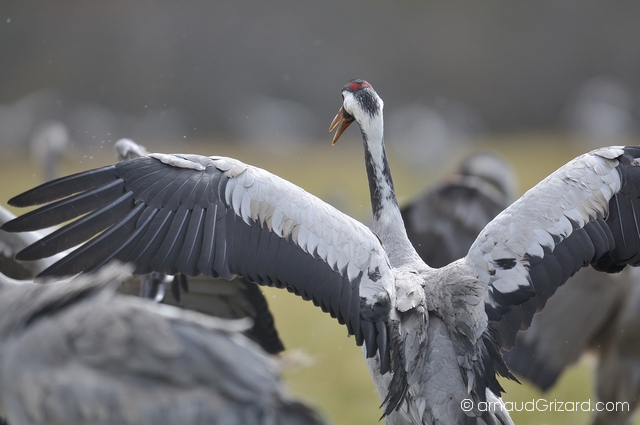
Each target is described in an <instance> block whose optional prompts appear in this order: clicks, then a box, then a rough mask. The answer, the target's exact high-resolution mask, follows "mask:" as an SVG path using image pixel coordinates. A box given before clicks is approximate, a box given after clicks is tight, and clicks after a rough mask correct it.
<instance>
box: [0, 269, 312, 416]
mask: <svg viewBox="0 0 640 425" xmlns="http://www.w3.org/2000/svg"><path fill="white" fill-rule="evenodd" d="M129 271H130V268H129V267H127V266H123V265H122V264H117V262H116V264H109V265H107V266H106V267H104V268H102V269H101V270H99V271H97V272H96V273H93V274H84V275H82V276H79V277H76V278H75V279H74V280H72V281H71V282H59V281H53V282H49V283H48V284H46V285H42V284H35V283H24V282H20V283H15V282H4V281H2V279H0V341H1V344H2V350H1V352H0V363H1V364H2V368H1V369H0V377H1V379H0V407H1V408H2V412H3V413H4V414H6V419H7V422H8V423H9V424H13V425H19V424H32V425H45V424H47V425H51V424H65V425H89V424H104V425H107V424H112V425H116V424H118V425H127V424H148V425H151V424H153V425H158V424H166V425H189V424H193V425H196V424H203V423H207V424H220V425H231V424H240V423H243V424H281V425H295V424H300V425H302V424H305V425H307V424H316V425H320V424H323V423H324V421H323V420H322V419H321V418H320V416H319V415H318V414H317V413H315V412H314V411H313V410H312V409H310V408H309V407H308V406H306V405H305V404H303V403H301V402H299V401H296V400H294V399H292V398H291V397H290V396H289V395H288V394H287V393H286V391H285V390H284V387H283V385H282V383H281V381H280V374H279V367H278V364H277V362H276V361H275V359H274V358H272V357H271V356H269V355H267V354H266V353H265V352H264V351H263V350H261V349H260V347H259V346H258V345H257V344H255V343H253V342H252V341H250V340H249V339H247V338H246V337H244V336H243V335H241V334H240V331H244V330H246V329H247V328H248V327H250V325H251V323H250V322H251V320H250V319H240V320H226V319H220V318H214V317H211V316H206V315H203V314H200V313H196V312H193V311H189V310H183V309H178V308H176V307H172V306H166V305H162V304H156V303H154V302H151V301H149V300H144V299H141V298H139V297H132V296H127V295H122V294H117V293H115V290H116V288H117V286H118V285H119V284H120V283H121V282H122V281H123V280H124V279H126V278H128V277H129V274H128V272H129Z"/></svg>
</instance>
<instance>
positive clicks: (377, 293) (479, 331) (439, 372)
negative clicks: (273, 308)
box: [3, 80, 640, 424]
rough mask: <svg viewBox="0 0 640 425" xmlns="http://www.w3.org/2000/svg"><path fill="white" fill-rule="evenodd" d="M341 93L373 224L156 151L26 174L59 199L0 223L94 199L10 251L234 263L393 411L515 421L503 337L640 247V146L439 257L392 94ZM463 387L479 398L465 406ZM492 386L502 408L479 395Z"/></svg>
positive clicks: (557, 182)
mask: <svg viewBox="0 0 640 425" xmlns="http://www.w3.org/2000/svg"><path fill="white" fill-rule="evenodd" d="M342 95H343V104H342V108H341V109H340V111H339V113H338V115H337V116H336V118H335V119H334V121H333V123H332V125H331V128H336V127H337V128H338V130H337V132H336V135H335V136H334V142H335V141H336V140H337V139H338V137H339V136H340V134H342V132H343V131H344V130H345V129H346V128H347V127H348V126H349V124H351V123H352V122H354V121H355V122H357V123H358V124H359V126H360V130H361V133H362V138H363V145H364V152H365V166H366V169H367V175H368V178H369V186H370V193H371V202H372V211H373V227H372V229H368V228H367V227H365V226H364V225H362V224H361V223H359V222H357V221H355V220H353V219H352V218H350V217H348V216H346V215H344V214H342V213H341V212H339V211H337V210H336V209H335V208H333V207H331V206H329V205H327V204H326V203H324V202H322V201H320V200H319V199H318V198H316V197H314V196H312V195H310V194H308V193H307V192H305V191H304V190H302V189H300V188H299V187H297V186H295V185H293V184H291V183H289V182H287V181H285V180H283V179H280V178H278V177H276V176H274V175H272V174H270V173H268V172H266V171H264V170H262V169H259V168H256V167H252V166H249V165H246V164H243V163H242V162H240V161H237V160H234V159H231V158H223V157H203V156H199V155H182V154H181V155H166V154H150V155H149V156H147V157H144V158H138V159H132V160H129V161H123V162H120V163H118V164H114V165H111V166H107V167H103V168H100V169H96V170H90V171H86V172H83V173H79V174H77V175H73V176H69V177H65V178H62V179H59V180H57V181H55V182H51V183H49V184H45V185H42V186H40V187H38V188H34V189H32V190H30V191H28V192H25V193H24V194H22V195H18V196H17V197H15V198H13V199H12V200H11V201H10V203H12V204H13V205H15V206H28V205H35V204H42V203H46V202H51V201H54V202H53V203H50V204H48V205H46V206H44V207H41V208H40V209H37V210H34V211H33V212H30V213H27V214H25V215H24V216H22V217H19V218H18V219H16V220H14V221H11V222H9V223H6V224H5V225H4V226H3V229H5V230H7V231H19V230H31V229H37V228H40V227H42V226H45V225H47V224H49V223H51V222H55V223H59V222H61V221H65V220H69V219H72V218H76V217H78V216H79V215H81V214H83V213H88V214H87V215H85V216H82V217H80V218H78V219H77V220H76V221H74V222H72V223H71V224H68V225H67V226H65V227H63V228H62V229H61V230H59V231H57V232H55V233H53V234H52V235H51V236H50V237H46V238H45V239H43V240H42V241H40V242H39V243H37V244H34V245H32V246H31V247H29V248H27V249H25V250H23V251H22V252H20V253H19V254H18V258H19V259H22V260H31V259H37V258H41V257H43V256H47V255H50V254H52V253H55V252H58V251H59V250H62V249H66V248H67V247H71V246H73V245H76V244H78V243H81V242H84V241H86V240H87V239H89V238H91V237H92V236H94V235H96V234H98V233H99V232H102V233H100V234H99V235H98V236H96V237H95V238H93V239H91V240H90V241H89V242H87V243H86V244H84V245H81V246H80V247H79V248H78V249H76V250H75V251H74V252H72V253H71V254H69V255H68V256H66V257H65V258H64V259H62V260H60V261H58V262H57V263H56V264H54V265H53V266H52V267H50V268H48V269H47V270H45V271H44V272H43V273H42V274H43V275H66V274H73V273H77V272H83V271H90V270H94V269H96V268H98V267H101V266H102V265H103V264H105V263H106V262H108V261H110V260H112V259H118V260H120V261H123V262H132V263H134V264H135V267H136V270H135V271H136V273H150V272H152V271H157V272H162V273H168V274H175V273H183V274H187V275H197V274H200V273H204V274H207V275H211V276H221V277H225V278H233V277H235V276H237V275H239V276H243V277H245V278H246V279H248V280H251V281H253V282H257V283H260V284H265V285H272V286H276V287H282V288H286V289H288V290H289V291H292V292H295V293H296V294H298V295H300V296H302V297H303V298H305V299H308V300H312V301H313V302H314V303H315V304H316V305H318V306H320V307H321V308H322V309H323V310H324V311H326V312H329V313H330V314H332V316H333V317H335V318H337V319H338V321H339V322H340V323H344V324H345V325H346V326H347V329H348V330H349V332H350V333H351V334H353V335H354V337H355V341H356V343H357V344H359V345H363V346H364V348H363V349H364V351H365V355H366V357H367V362H368V365H369V368H370V371H371V373H372V376H373V380H374V382H375V384H376V386H377V388H378V392H379V394H380V396H381V398H382V400H383V406H384V412H385V416H386V421H387V423H389V424H399V423H412V424H461V423H469V424H509V423H511V419H510V418H509V416H508V413H507V412H506V411H505V410H504V409H502V408H501V406H502V404H501V401H500V398H499V396H500V393H501V392H502V388H501V387H500V384H499V383H498V381H497V377H496V375H497V374H501V375H504V376H512V375H511V374H510V373H509V371H508V369H507V367H506V365H505V364H504V362H503V359H502V357H501V354H500V348H501V347H502V348H510V347H511V346H512V345H513V343H514V342H515V335H516V333H517V331H518V330H519V329H525V328H526V327H528V325H529V323H530V320H531V318H532V316H533V314H534V312H535V311H537V310H540V309H541V308H542V307H543V306H544V303H545V302H546V300H547V299H548V298H549V297H550V296H551V295H552V294H553V292H555V290H556V289H557V287H558V286H560V285H561V284H562V283H564V281H566V280H567V279H568V278H569V276H571V275H572V274H573V273H575V272H576V271H577V270H578V269H580V268H581V267H584V266H586V265H588V264H593V265H594V266H595V267H597V268H599V269H600V270H606V271H619V270H620V269H622V268H624V267H625V265H626V264H633V265H636V264H638V263H639V262H640V252H639V249H638V243H640V240H639V238H638V236H637V235H638V234H639V233H638V228H637V222H636V221H635V220H634V214H635V210H636V209H637V208H640V200H638V199H637V193H640V169H638V167H637V161H638V160H637V158H638V157H640V148H638V147H611V148H605V149H600V150H597V151H593V152H591V153H589V154H585V155H583V156H581V157H578V158H576V159H575V160H573V161H571V162H569V163H568V164H567V165H565V166H564V167H563V168H561V169H559V170H558V171H556V172H555V173H554V174H552V175H551V176H549V177H548V178H547V179H545V180H544V181H543V182H541V183H540V184H539V185H537V186H536V187H534V188H533V189H531V190H530V191H529V192H527V193H526V194H525V195H524V196H523V197H522V198H520V199H519V200H518V201H516V202H515V203H514V204H512V205H511V206H510V207H509V208H507V209H506V210H505V211H503V212H502V213H501V214H499V215H498V216H497V217H496V218H495V219H494V220H493V221H491V222H490V223H489V224H488V225H487V227H485V229H484V230H483V231H482V232H481V233H480V235H479V236H478V238H477V239H476V241H475V242H474V243H473V245H472V246H471V248H470V250H469V252H468V253H467V255H466V256H465V257H464V258H461V259H459V260H457V261H455V262H453V263H450V264H449V265H447V266H445V267H442V268H439V269H433V268H431V267H429V266H427V265H426V264H425V263H424V262H423V261H422V260H421V259H420V257H419V256H418V254H417V253H416V251H415V249H414V248H413V247H412V245H411V243H410V241H409V239H408V238H407V235H406V231H405V229H404V223H403V221H402V218H401V213H400V209H399V208H398V205H397V200H396V196H395V191H394V188H393V182H392V178H391V174H390V169H389V164H388V161H387V158H386V153H385V147H384V143H383V127H384V124H383V116H382V110H383V101H382V99H381V98H380V97H379V96H378V95H377V93H376V92H375V91H374V90H373V88H372V87H371V86H370V85H369V83H367V82H366V81H363V80H353V81H351V82H350V83H349V84H347V85H346V86H345V87H344V89H343V90H342ZM72 194H75V195H73V196H71V197H68V196H69V195H72ZM58 199H62V200H58ZM70 205H73V208H71V207H70ZM465 399H467V400H471V402H472V403H473V407H472V408H471V409H470V410H469V411H463V410H462V409H461V402H462V401H463V400H465ZM484 401H490V402H492V403H495V404H493V406H494V407H493V408H492V409H489V410H488V411H485V409H483V408H482V406H483V405H481V404H480V403H481V402H484Z"/></svg>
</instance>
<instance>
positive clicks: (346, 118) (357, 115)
mask: <svg viewBox="0 0 640 425" xmlns="http://www.w3.org/2000/svg"><path fill="white" fill-rule="evenodd" d="M383 106H384V103H383V102H382V99H380V96H378V93H376V91H375V90H374V89H373V87H371V84H369V83H368V82H366V81H365V80H360V79H356V80H351V81H349V83H348V84H347V85H346V86H344V88H343V89H342V107H341V108H340V110H339V111H338V114H337V115H336V117H335V118H334V119H333V121H332V122H331V126H329V131H333V129H335V128H337V130H336V133H335V134H334V135H333V141H332V143H331V144H332V145H335V144H336V142H337V141H338V139H339V138H340V135H341V134H342V133H343V132H344V131H345V130H346V129H347V127H349V126H350V125H351V123H352V122H354V121H357V122H358V124H359V125H360V128H361V130H362V131H365V128H364V127H365V126H368V125H369V124H370V122H369V121H370V120H371V119H372V118H374V117H378V116H379V117H380V118H382V117H381V115H382V108H383ZM380 122H381V119H380Z"/></svg>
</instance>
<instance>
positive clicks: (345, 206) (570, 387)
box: [0, 134, 640, 425]
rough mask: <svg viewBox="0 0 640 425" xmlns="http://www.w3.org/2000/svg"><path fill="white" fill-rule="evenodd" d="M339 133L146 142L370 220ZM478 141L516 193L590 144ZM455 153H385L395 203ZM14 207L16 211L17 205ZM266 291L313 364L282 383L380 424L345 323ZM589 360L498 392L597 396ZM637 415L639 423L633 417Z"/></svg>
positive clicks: (16, 158) (354, 161)
mask: <svg viewBox="0 0 640 425" xmlns="http://www.w3.org/2000/svg"><path fill="white" fill-rule="evenodd" d="M346 136H347V135H345V136H343V137H342V138H341V140H340V143H339V144H338V145H337V146H335V147H333V148H332V147H331V146H330V142H329V140H330V139H329V137H327V139H326V140H322V141H318V142H317V143H315V144H314V145H310V146H301V147H295V148H291V147H288V148H286V149H279V150H278V151H277V152H274V151H273V150H272V149H265V148H259V147H246V146H245V147H238V146H234V145H231V144H227V143H224V142H215V143H214V142H211V141H200V142H194V143H184V142H182V143H181V144H180V145H179V147H176V146H173V147H172V146H171V145H169V144H166V145H164V146H163V145H159V146H158V147H154V149H151V150H153V151H162V152H175V151H179V152H189V153H201V154H205V155H223V156H232V157H234V158H237V159H240V160H241V161H243V162H246V163H249V164H252V165H256V166H259V167H262V168H265V169H267V170H269V171H271V172H273V173H275V174H278V175H280V176H281V177H283V178H285V179H288V180H290V181H292V182H294V183H296V184H298V185H299V186H301V187H303V188H305V189H306V190H307V191H309V192H311V193H313V194H315V195H317V196H319V197H320V198H322V199H324V200H326V201H328V202H330V203H332V204H334V205H335V206H337V207H338V208H339V209H341V210H342V211H344V212H346V213H348V214H350V215H352V216H353V217H355V218H357V219H359V220H361V221H363V222H364V223H369V222H370V204H369V190H368V186H367V179H366V175H365V170H364V160H363V153H362V148H361V141H360V140H359V139H358V138H356V137H357V135H356V136H354V137H352V138H351V139H349V138H348V137H346ZM631 142H634V141H631ZM387 143H388V144H389V143H391V142H387ZM627 143H628V141H627ZM635 143H638V142H637V141H635ZM606 144H617V143H606ZM103 146H104V147H101V148H98V149H94V150H91V151H87V152H81V153H77V152H76V153H71V154H68V155H67V156H66V157H65V159H64V161H63V164H62V174H64V175H66V174H69V173H72V172H77V171H82V170H85V169H88V168H92V167H97V166H100V165H104V164H108V163H112V162H114V158H115V157H114V155H113V152H112V150H111V148H110V147H107V146H106V145H103ZM481 149H484V150H487V149H489V150H493V151H495V152H498V153H500V154H502V155H503V156H504V157H506V158H507V159H508V160H509V161H510V162H511V163H512V164H513V166H514V168H515V169H516V171H517V174H518V177H519V184H520V189H521V192H522V191H524V190H526V189H528V188H530V187H531V186H533V185H534V184H536V183H537V182H538V181H540V180H541V179H543V178H544V177H546V176H547V175H548V174H550V173H551V172H553V171H554V170H555V169H557V168H558V167H559V166H561V165H562V164H564V163H565V162H567V161H568V160H570V159H571V158H573V157H575V156H576V155H578V154H580V153H584V152H586V151H588V150H590V149H591V148H589V147H584V146H582V147H581V146H580V145H579V144H578V143H575V142H573V141H570V140H566V139H565V138H563V137H561V136H557V135H553V134H524V135H503V136H494V137H491V138H484V139H480V140H477V141H476V143H475V144H474V146H473V149H471V150H481ZM471 150H470V151H471ZM459 159H460V157H452V158H443V159H442V161H441V163H442V165H441V166H440V169H438V170H434V169H425V168H424V167H419V166H416V165H410V164H406V163H403V162H401V161H400V160H399V159H398V158H397V157H395V156H393V155H392V154H391V155H390V163H391V169H392V173H393V176H394V182H395V186H396V190H397V194H398V197H399V199H400V200H401V202H402V200H403V199H405V200H408V199H410V197H412V196H413V195H415V194H416V193H418V192H419V191H420V190H421V189H422V188H423V187H424V186H425V185H427V184H428V183H432V182H434V181H435V180H436V179H437V178H439V177H441V176H442V175H443V172H446V171H450V170H453V169H454V168H455V166H456V164H457V162H458V160H459ZM0 177H1V178H2V182H3V183H2V185H0V202H2V204H3V205H4V206H6V205H7V204H6V201H7V200H8V199H9V198H10V197H11V196H13V195H15V194H18V193H20V192H22V191H24V190H27V189H29V188H31V187H33V186H34V185H36V184H38V183H40V181H41V178H42V177H41V176H40V174H39V170H38V167H37V165H36V164H35V163H33V162H32V161H31V160H29V159H28V158H27V157H26V155H24V154H18V153H14V154H11V153H5V154H4V155H3V156H2V158H0ZM13 211H14V212H18V211H16V210H15V209H13ZM265 292H266V296H267V298H268V301H269V303H270V305H271V307H272V310H273V312H274V315H275V318H276V324H277V326H278V329H279V331H280V333H281V337H282V339H283V341H284V342H285V345H286V346H287V348H288V352H295V351H301V352H302V353H304V354H306V355H308V356H310V357H311V358H312V364H311V365H310V366H308V367H292V368H289V369H287V370H286V371H285V374H284V375H285V380H286V381H287V384H288V386H289V388H290V392H291V393H292V394H295V395H297V396H300V397H303V398H305V399H306V400H308V401H309V402H310V403H312V404H314V405H316V406H317V407H319V408H320V410H321V411H322V412H323V414H324V415H325V416H326V417H327V418H328V419H330V420H331V421H332V422H333V423H335V424H351V425H359V424H372V423H378V421H379V419H380V415H381V411H380V409H379V406H380V400H379V398H378V395H377V393H376V390H375V388H374V385H373V382H372V380H371V378H370V376H369V372H368V370H367V367H366V365H365V362H364V360H363V354H362V352H361V350H360V348H358V347H356V345H355V343H354V341H353V339H351V338H348V337H347V335H346V329H345V328H344V327H342V326H340V325H339V324H338V323H337V322H336V321H335V320H333V319H331V318H330V317H329V315H327V314H324V313H322V312H321V311H320V309H318V308H316V307H314V306H313V305H312V304H311V303H308V302H304V301H302V300H301V299H299V298H297V297H295V296H293V295H291V294H289V293H287V292H286V291H282V290H275V289H271V288H265ZM592 369H593V361H589V360H584V359H583V361H581V362H580V363H579V364H578V365H577V366H575V367H573V368H571V369H570V370H569V371H568V372H567V373H565V374H564V376H563V377H562V379H561V381H560V382H559V384H558V385H557V386H556V387H554V389H553V390H552V391H550V392H548V393H541V392H539V391H537V390H535V389H534V388H533V387H531V386H530V385H528V384H526V383H525V384H523V385H519V384H516V383H512V382H508V381H504V382H503V386H504V387H505V388H506V390H507V394H506V395H505V396H504V400H505V401H517V402H518V403H520V402H526V401H530V400H537V399H540V398H542V399H545V400H548V401H549V402H551V401H554V400H559V401H575V402H582V401H586V400H589V399H591V400H593V401H594V402H595V396H594V394H593V373H592ZM512 417H513V419H514V421H515V423H516V424H519V425H534V424H535V425H540V424H547V425H556V424H557V425H560V424H586V423H588V422H589V418H590V414H589V413H586V412H574V413H571V412H513V413H512ZM635 423H636V425H640V420H636V422H635Z"/></svg>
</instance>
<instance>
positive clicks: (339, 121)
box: [329, 108, 354, 146]
mask: <svg viewBox="0 0 640 425" xmlns="http://www.w3.org/2000/svg"><path fill="white" fill-rule="evenodd" d="M353 121H354V118H353V117H352V116H351V115H349V114H348V113H346V112H345V110H344V108H340V110H339V111H338V114H337V115H336V117H335V118H334V119H333V121H331V125H330V126H329V132H332V131H333V129H334V128H336V127H338V129H337V130H336V134H334V135H333V140H332V141H331V146H333V145H335V144H336V142H337V141H338V139H339V138H340V135H341V134H342V133H343V132H344V131H345V130H346V129H347V127H349V126H350V125H351V123H352V122H353Z"/></svg>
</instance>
